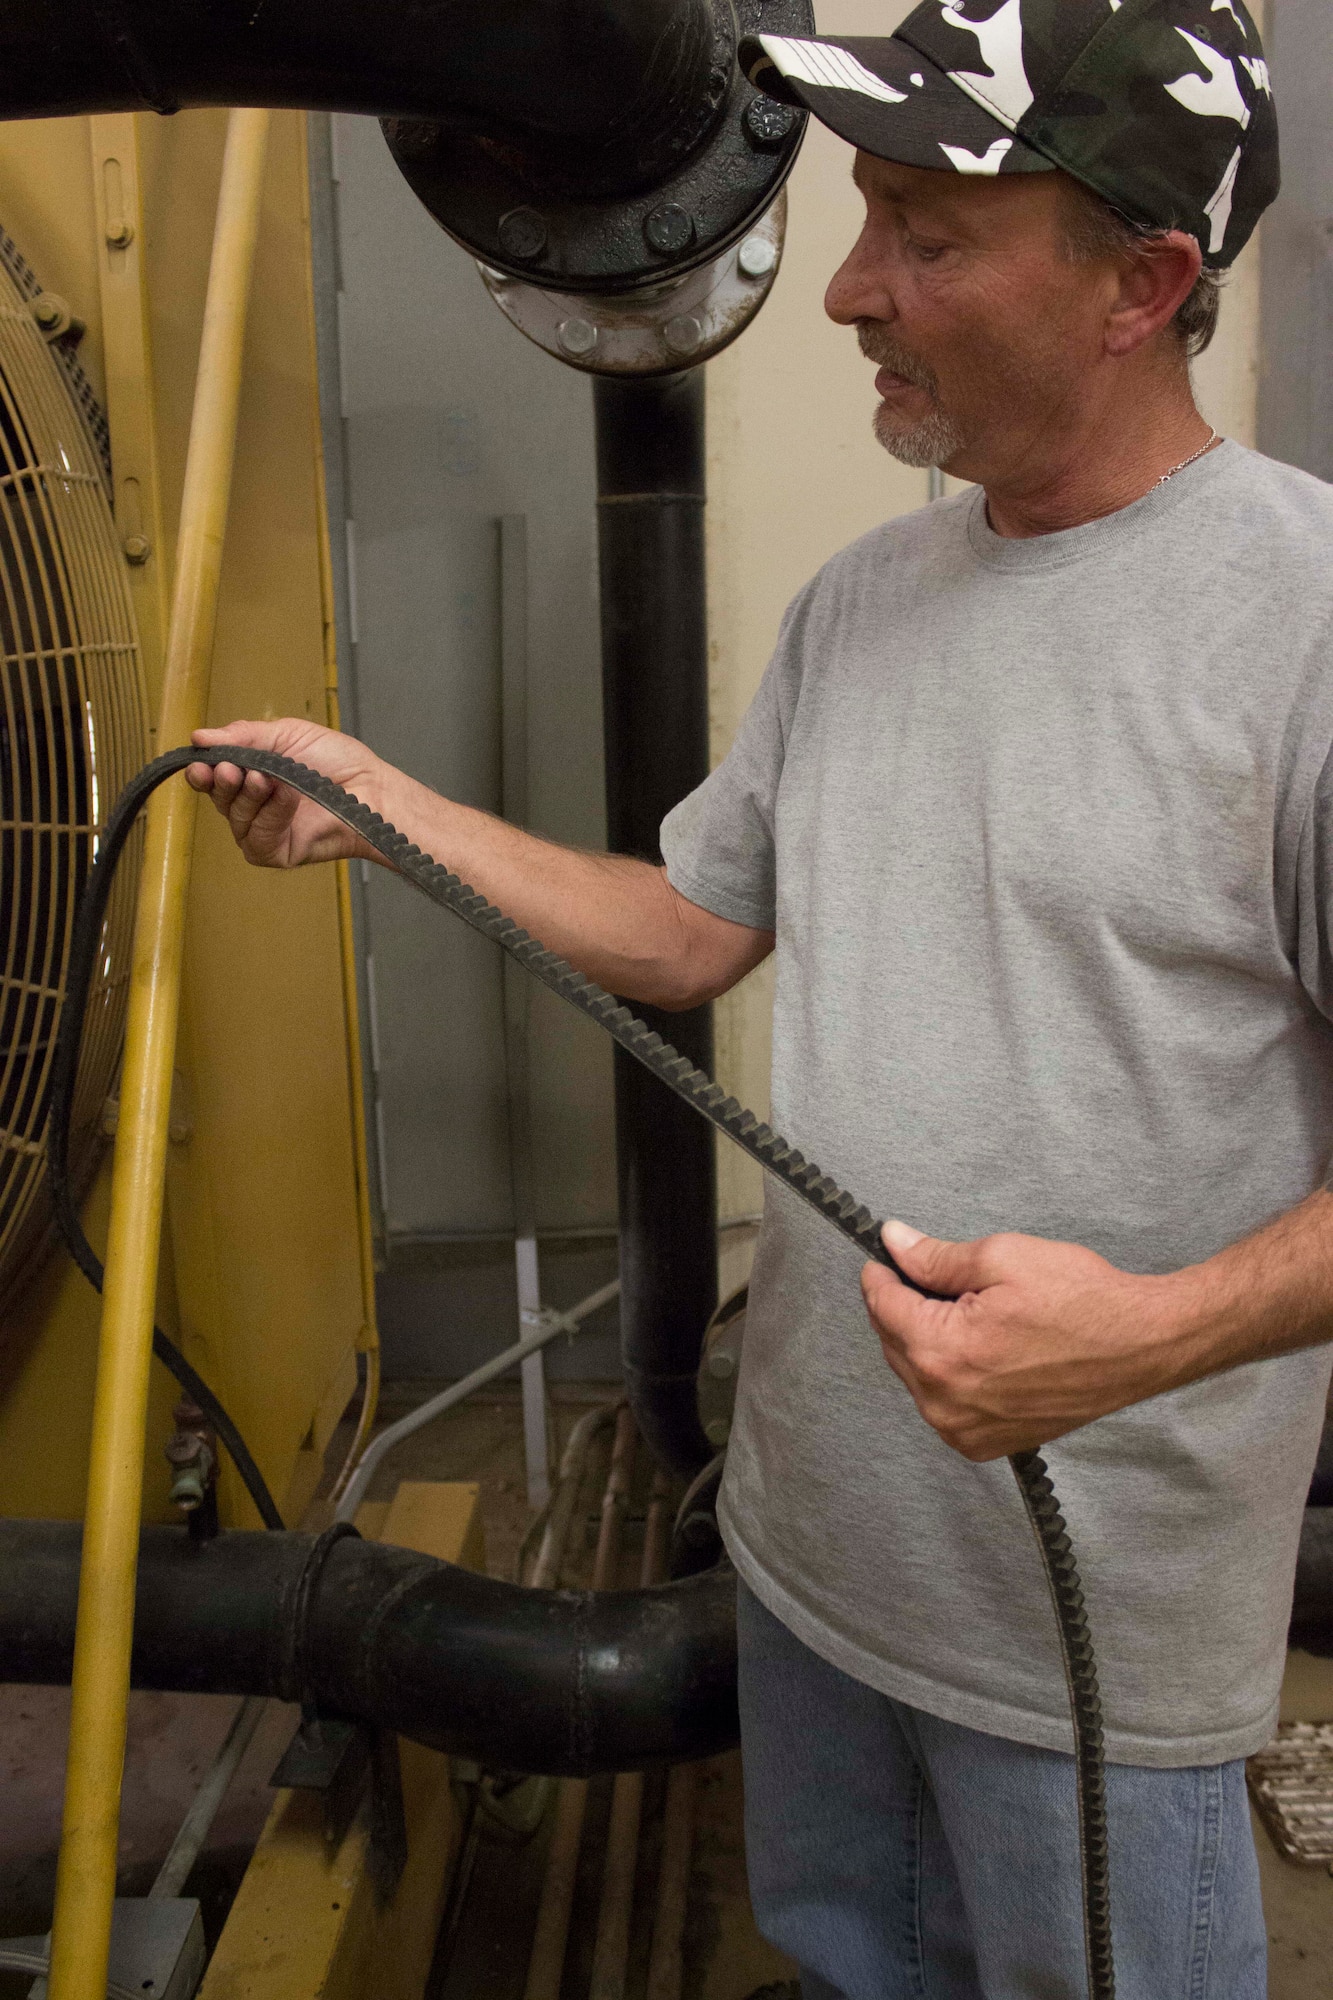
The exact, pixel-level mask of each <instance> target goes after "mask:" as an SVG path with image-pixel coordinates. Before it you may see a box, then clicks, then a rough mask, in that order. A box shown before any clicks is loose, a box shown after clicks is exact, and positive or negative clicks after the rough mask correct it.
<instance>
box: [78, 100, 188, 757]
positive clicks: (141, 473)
mask: <svg viewBox="0 0 1333 2000" xmlns="http://www.w3.org/2000/svg"><path fill="white" fill-rule="evenodd" d="M88 136H89V162H90V167H91V174H92V191H93V202H94V207H95V212H96V225H95V232H96V237H97V276H98V292H99V297H100V301H101V307H102V358H103V375H104V379H105V383H106V390H105V396H104V404H105V408H106V413H107V419H108V422H109V423H110V425H111V435H112V437H113V439H114V440H115V456H114V461H113V468H112V469H113V472H114V475H115V495H114V507H115V515H116V526H117V528H118V530H119V531H120V537H121V543H122V546H123V547H124V549H125V551H126V557H127V566H128V571H129V578H130V590H131V593H132V595H133V598H134V615H135V618H136V620H137V622H138V626H139V643H140V645H141V647H142V649H143V656H144V671H145V673H146V675H147V678H148V686H149V691H150V694H151V696H152V700H151V704H150V710H151V714H152V716H153V718H154V722H155V721H156V717H157V709H158V701H159V696H160V692H161V685H162V660H163V654H164V650H165V647H166V643H167V606H168V602H169V598H170V576H169V573H168V570H167V541H166V535H165V533H164V530H163V523H162V486H161V479H160V477H159V473H158V463H157V410H156V406H155V403H154V400H153V393H152V385H153V349H152V331H151V325H150V319H149V301H148V266H147V261H146V258H145V254H144V223H143V201H142V198H141V191H140V171H139V121H138V119H137V118H136V117H135V116H134V114H133V113H132V112H128V111H122V112H113V113H109V114H107V115H105V116H103V117H98V118H90V119H89V120H88Z"/></svg>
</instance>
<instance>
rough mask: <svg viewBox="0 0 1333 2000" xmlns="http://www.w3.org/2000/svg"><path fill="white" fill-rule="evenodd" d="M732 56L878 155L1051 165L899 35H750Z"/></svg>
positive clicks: (941, 162)
mask: <svg viewBox="0 0 1333 2000" xmlns="http://www.w3.org/2000/svg"><path fill="white" fill-rule="evenodd" d="M737 56H738V59H739V61H740V66H741V68H742V69H743V70H744V72H745V74H746V75H747V76H748V77H749V79H750V81H751V83H753V84H754V86H755V87H756V89H758V90H762V91H763V93H764V95H765V96H766V97H775V98H777V99H778V100H779V102H780V103H783V104H794V105H797V106H799V107H800V108H801V109H802V110H804V111H810V112H813V114H814V116H815V117H816V118H818V120H819V121H820V123H821V124H822V125H827V126H828V127H829V130H830V131H832V132H836V133H837V135H838V137H839V138H840V139H846V141H847V142H848V144H849V145H852V146H855V147H857V149H858V150H859V151H861V152H863V153H873V154H874V155H875V156H876V158H878V159H881V160H896V161H898V162H900V163H901V164H902V165H903V166H907V167H936V168H940V169H942V170H946V171H948V170H952V171H953V172H954V173H959V174H1034V173H1050V172H1052V171H1053V170H1054V165H1055V163H1054V161H1052V160H1048V159H1046V158H1045V156H1044V155H1043V154H1041V153H1038V152H1036V151H1034V149H1033V148H1032V147H1031V146H1028V145H1025V144H1024V142H1023V140H1021V139H1020V138H1018V137H1017V136H1016V135H1015V134H1014V133H1013V132H1011V131H1010V130H1009V129H1008V127H1007V126H1006V125H1004V124H1002V123H1001V121H1000V120H999V119H998V118H994V117H992V116H991V114H990V112H989V111H986V110H983V108H982V106H981V105H980V104H978V103H976V102H975V100H974V99H973V98H971V97H969V96H968V94H967V92H966V91H964V90H961V89H960V88H959V86H958V85H957V84H956V83H954V82H953V80H952V79H951V78H950V77H949V76H948V75H947V74H946V72H945V71H944V70H942V69H938V68H937V67H936V66H935V64H934V63H932V62H931V61H929V59H928V58H927V57H925V56H923V55H921V54H920V53H919V52H918V51H917V50H916V49H914V48H911V47H909V45H908V44H907V43H906V42H901V41H899V40H898V38H897V36H896V35H847V36H839V37H837V38H836V39H834V38H833V37H831V36H828V35H818V36H810V37H806V36H799V37H798V36H794V35H747V36H745V37H744V39H743V40H742V42H741V44H740V47H739V49H738V50H737Z"/></svg>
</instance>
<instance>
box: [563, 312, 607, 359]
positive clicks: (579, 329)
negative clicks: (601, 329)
mask: <svg viewBox="0 0 1333 2000" xmlns="http://www.w3.org/2000/svg"><path fill="white" fill-rule="evenodd" d="M555 336H556V339H557V340H558V341H559V342H560V345H561V347H563V349H564V350H565V353H566V354H579V355H582V354H591V353H592V351H593V349H594V347H596V345H597V328H596V327H595V326H594V325H593V324H592V322H591V321H590V320H586V319H562V320H561V322H560V324H559V326H558V327H557V328H556V330H555Z"/></svg>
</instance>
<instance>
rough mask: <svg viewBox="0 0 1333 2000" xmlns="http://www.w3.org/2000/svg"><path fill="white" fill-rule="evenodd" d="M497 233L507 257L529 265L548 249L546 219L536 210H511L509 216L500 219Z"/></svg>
mask: <svg viewBox="0 0 1333 2000" xmlns="http://www.w3.org/2000/svg"><path fill="white" fill-rule="evenodd" d="M496 233H497V235H498V236H499V239H500V248H501V249H502V250H503V251H504V253H505V256H506V257H517V258H518V259H519V260H520V262H522V263H528V262H530V261H531V259H532V258H534V257H540V256H541V254H542V251H543V250H544V249H545V248H546V217H545V216H544V215H538V213H537V211H536V209H535V208H511V209H510V211H509V213H508V215H502V216H501V217H500V226H499V229H498V230H497V232H496Z"/></svg>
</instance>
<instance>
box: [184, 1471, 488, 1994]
mask: <svg viewBox="0 0 1333 2000" xmlns="http://www.w3.org/2000/svg"><path fill="white" fill-rule="evenodd" d="M381 1513H383V1520H382V1523H381V1522H380V1521H379V1519H378V1517H379V1516H380V1514H381ZM358 1526H359V1527H361V1529H362V1531H363V1533H364V1532H366V1531H368V1530H369V1529H371V1528H372V1526H375V1527H378V1529H379V1539H380V1540H381V1541H386V1542H392V1543H394V1544H395V1545H396V1546H398V1547H401V1548H416V1549H422V1550H423V1551H425V1552H426V1553H428V1554H431V1555H437V1556H440V1557H442V1558H443V1559H444V1560H445V1561H448V1562H463V1563H467V1564H469V1566H474V1567H480V1566H481V1562H482V1555H483V1549H482V1537H481V1511H480V1507H479V1504H478V1489H477V1488H476V1487H475V1486H461V1485H459V1486H451V1485H438V1484H433V1483H423V1482H416V1481H414V1482H411V1483H407V1484H404V1485H403V1486H400V1487H399V1489H398V1493H397V1495H396V1496H395V1498H394V1500H393V1501H392V1502H391V1503H390V1504H389V1507H388V1509H387V1511H385V1510H384V1509H383V1503H382V1502H370V1503H368V1504H367V1506H366V1507H364V1508H363V1509H362V1510H361V1513H360V1514H359V1515H358ZM400 1748H401V1756H402V1770H403V1806H404V1812H405V1815H406V1819H407V1836H408V1861H407V1867H406V1868H405V1870H404V1871H403V1877H402V1880H401V1882H400V1883H399V1885H398V1888H397V1891H396V1892H395V1894H394V1896H393V1898H392V1900H391V1901H389V1902H387V1903H381V1902H380V1901H379V1899H378V1898H377V1897H376V1894H375V1889H374V1885H373V1883H372V1882H371V1880H370V1875H369V1872H368V1867H367V1861H368V1842H367V1835H366V1828H365V1825H364V1823H363V1821H362V1820H361V1819H358V1821H357V1822H356V1824H354V1825H353V1827H352V1828H351V1830H350V1831H349V1832H348V1834H347V1836H346V1838H345V1839H344V1841H343V1843H342V1845H341V1846H340V1847H339V1849H338V1850H337V1852H336V1853H335V1854H332V1855H331V1854H330V1853H329V1852H328V1849H327V1847H326V1845H325V1841H324V1833H323V1823H322V1815H321V1807H320V1802H319V1800H318V1799H317V1798H313V1797H312V1796H311V1795H310V1794H309V1793H299V1792H282V1793H280V1794H279V1795H278V1799H277V1802H276V1804H275V1805H274V1808H273V1811H272V1813H271V1814H270V1816H269V1821H268V1825H267V1826H266V1827H265V1829H264V1831H263V1834H262V1835H261V1836H260V1840H259V1845H258V1846H257V1847H256V1849H255V1852H254V1857H253V1859H252V1860H251V1862H250V1866H249V1867H248V1868H247V1870H246V1872H245V1877H244V1879H243V1881H242V1883H241V1886H240V1889H239V1891H238V1892H237V1896H236V1901H235V1902H234V1903H233V1905H232V1909H231V1914H230V1916H229V1917H228V1918H227V1922H226V1925H225V1927H224V1929H223V1932H222V1936H221V1938H220V1939H219V1940H218V1947H217V1950H216V1951H215V1952H214V1954H213V1959H212V1962H211V1964H210V1965H209V1968H208V1971H207V1973H206V1975H205V1977H204V1983H203V1985H202V1986H201V1988H200V2000H420V1995H421V1992H422V1989H423V1987H424V1985H425V1981H426V1974H427V1972H428V1971H429V1969H430V1959H431V1952H432V1949H433V1946H434V1941H435V1933H436V1931H437V1929H438V1927H439V1921H440V1916H441V1913H442V1911H443V1908H444V1900H445V1896H446V1894H447V1890H448V1883H449V1874H450V1869H451V1866H452V1863H453V1858H454V1851H455V1848H456V1845H457V1840H458V1828H457V1815H456V1812H455V1808H454V1803H453V1797H452V1794H451V1792H450V1788H449V1762H448V1759H447V1758H445V1757H441V1756H439V1755H437V1754H436V1753H435V1752H434V1751H431V1750H423V1749H422V1748H421V1747H420V1745H418V1744H415V1743H403V1744H401V1746H400Z"/></svg>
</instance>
